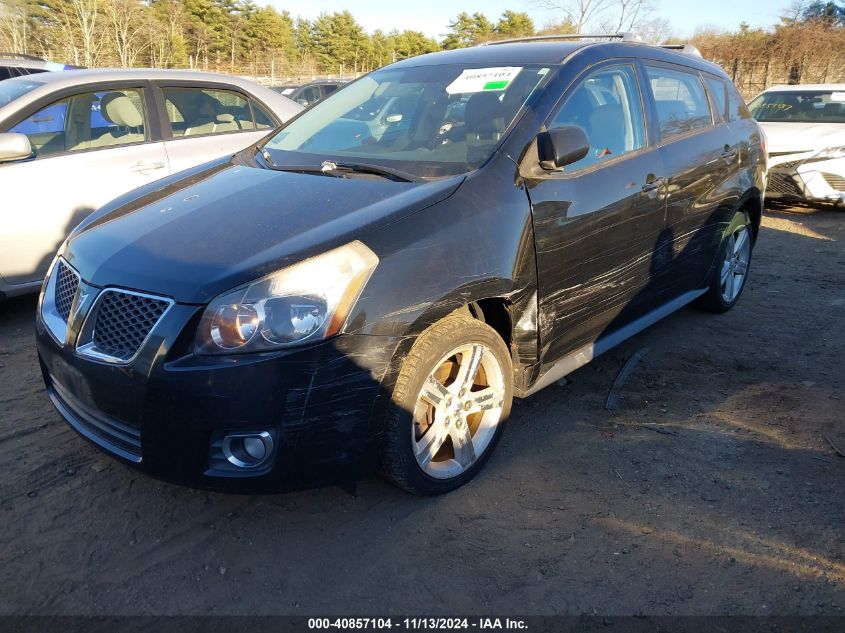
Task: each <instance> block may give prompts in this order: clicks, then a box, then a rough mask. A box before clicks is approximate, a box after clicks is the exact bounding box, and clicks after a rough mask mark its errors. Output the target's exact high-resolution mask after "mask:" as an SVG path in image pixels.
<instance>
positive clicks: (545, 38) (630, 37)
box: [479, 33, 703, 57]
mask: <svg viewBox="0 0 845 633" xmlns="http://www.w3.org/2000/svg"><path fill="white" fill-rule="evenodd" d="M570 40H620V41H622V42H633V43H635V44H647V43H646V42H644V41H643V38H642V37H641V36H640V35H639V34H638V33H564V34H561V35H533V36H530V37H514V38H511V39H507V40H490V41H487V42H482V43H481V44H479V46H495V45H496V44H515V43H517V42H559V41H570ZM657 46H659V47H660V48H665V49H668V50H674V51H678V52H679V53H683V54H684V55H692V56H694V57H703V55H702V54H701V51H700V50H698V49H697V48H696V47H695V46H693V45H692V44H658V45H657Z"/></svg>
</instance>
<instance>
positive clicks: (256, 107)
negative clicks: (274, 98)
mask: <svg viewBox="0 0 845 633" xmlns="http://www.w3.org/2000/svg"><path fill="white" fill-rule="evenodd" d="M249 101H250V103H251V104H252V114H253V115H254V116H255V127H256V129H259V130H269V129H270V128H273V127H276V126H277V125H278V123H277V122H276V120H275V119H274V118H273V117H272V116H271V115H270V113H269V112H267V110H266V108H265V107H264V106H263V105H261V104H260V103H258V102H257V101H256V100H255V99H250V100H249Z"/></svg>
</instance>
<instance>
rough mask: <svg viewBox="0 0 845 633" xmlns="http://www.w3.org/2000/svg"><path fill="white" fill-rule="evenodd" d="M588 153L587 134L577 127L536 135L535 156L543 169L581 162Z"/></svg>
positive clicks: (562, 128)
mask: <svg viewBox="0 0 845 633" xmlns="http://www.w3.org/2000/svg"><path fill="white" fill-rule="evenodd" d="M589 151H590V141H589V140H588V139H587V133H586V132H584V130H583V129H582V128H580V127H578V126H577V125H566V126H564V127H556V128H554V129H552V130H547V131H545V132H540V133H539V134H538V135H537V156H538V158H539V159H540V167H542V168H543V169H559V168H561V167H565V166H566V165H571V164H572V163H574V162H576V161H579V160H581V159H582V158H584V156H586V155H587V152H589Z"/></svg>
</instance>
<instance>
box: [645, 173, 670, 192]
mask: <svg viewBox="0 0 845 633" xmlns="http://www.w3.org/2000/svg"><path fill="white" fill-rule="evenodd" d="M664 184H666V179H665V178H658V177H657V176H655V175H654V174H649V175H648V176H646V177H645V184H644V185H643V191H644V192H646V193H647V192H649V191H654V190H656V189H659V188H660V187H662V186H663V185H664Z"/></svg>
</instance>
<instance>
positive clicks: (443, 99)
mask: <svg viewBox="0 0 845 633" xmlns="http://www.w3.org/2000/svg"><path fill="white" fill-rule="evenodd" d="M548 72H549V68H547V67H540V66H523V67H510V66H508V67H497V68H468V67H466V66H461V65H443V66H419V67H415V68H401V69H399V68H396V69H390V68H387V69H384V70H380V71H376V72H374V73H371V74H369V75H367V76H366V77H363V78H361V79H359V80H358V81H356V82H354V83H352V84H349V85H348V86H346V87H344V88H343V89H340V90H338V91H337V92H335V93H334V94H332V95H331V96H330V97H328V98H326V99H325V100H323V101H321V102H320V103H318V104H317V105H315V106H314V107H312V108H311V109H310V110H308V111H306V112H304V113H303V114H302V115H300V116H299V118H297V119H296V120H295V121H292V122H291V123H289V124H288V125H287V126H286V127H285V128H284V129H282V131H281V132H279V133H278V134H277V135H276V136H275V137H273V138H272V139H271V140H270V141H269V142H268V143H267V144H266V146H265V149H266V150H267V151H268V152H269V154H270V157H271V158H272V160H273V162H275V163H276V164H277V165H278V166H279V167H280V168H283V167H284V166H286V165H288V166H290V165H315V166H319V165H320V164H321V163H322V162H323V161H326V160H330V161H336V162H344V163H353V162H355V163H366V164H371V165H381V166H384V167H392V168H394V169H399V170H402V171H404V172H407V173H410V174H413V175H416V176H422V177H426V176H448V175H454V174H461V173H465V172H467V171H470V170H472V169H475V168H476V167H479V166H480V165H481V164H483V163H484V162H485V161H486V160H487V159H488V158H489V157H490V156H491V155H492V153H493V152H494V151H495V149H496V147H497V146H498V145H499V142H500V141H501V139H502V138H503V137H504V135H505V132H506V131H507V130H508V128H509V127H510V125H511V124H512V123H513V121H514V119H515V118H516V116H517V114H518V113H519V112H520V109H521V108H522V106H523V104H525V102H526V101H527V100H528V98H529V97H530V96H531V95H532V94H533V93H534V92H535V90H536V89H537V87H538V86H539V85H540V84H541V82H542V81H543V80H544V78H545V77H546V76H547V74H548Z"/></svg>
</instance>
